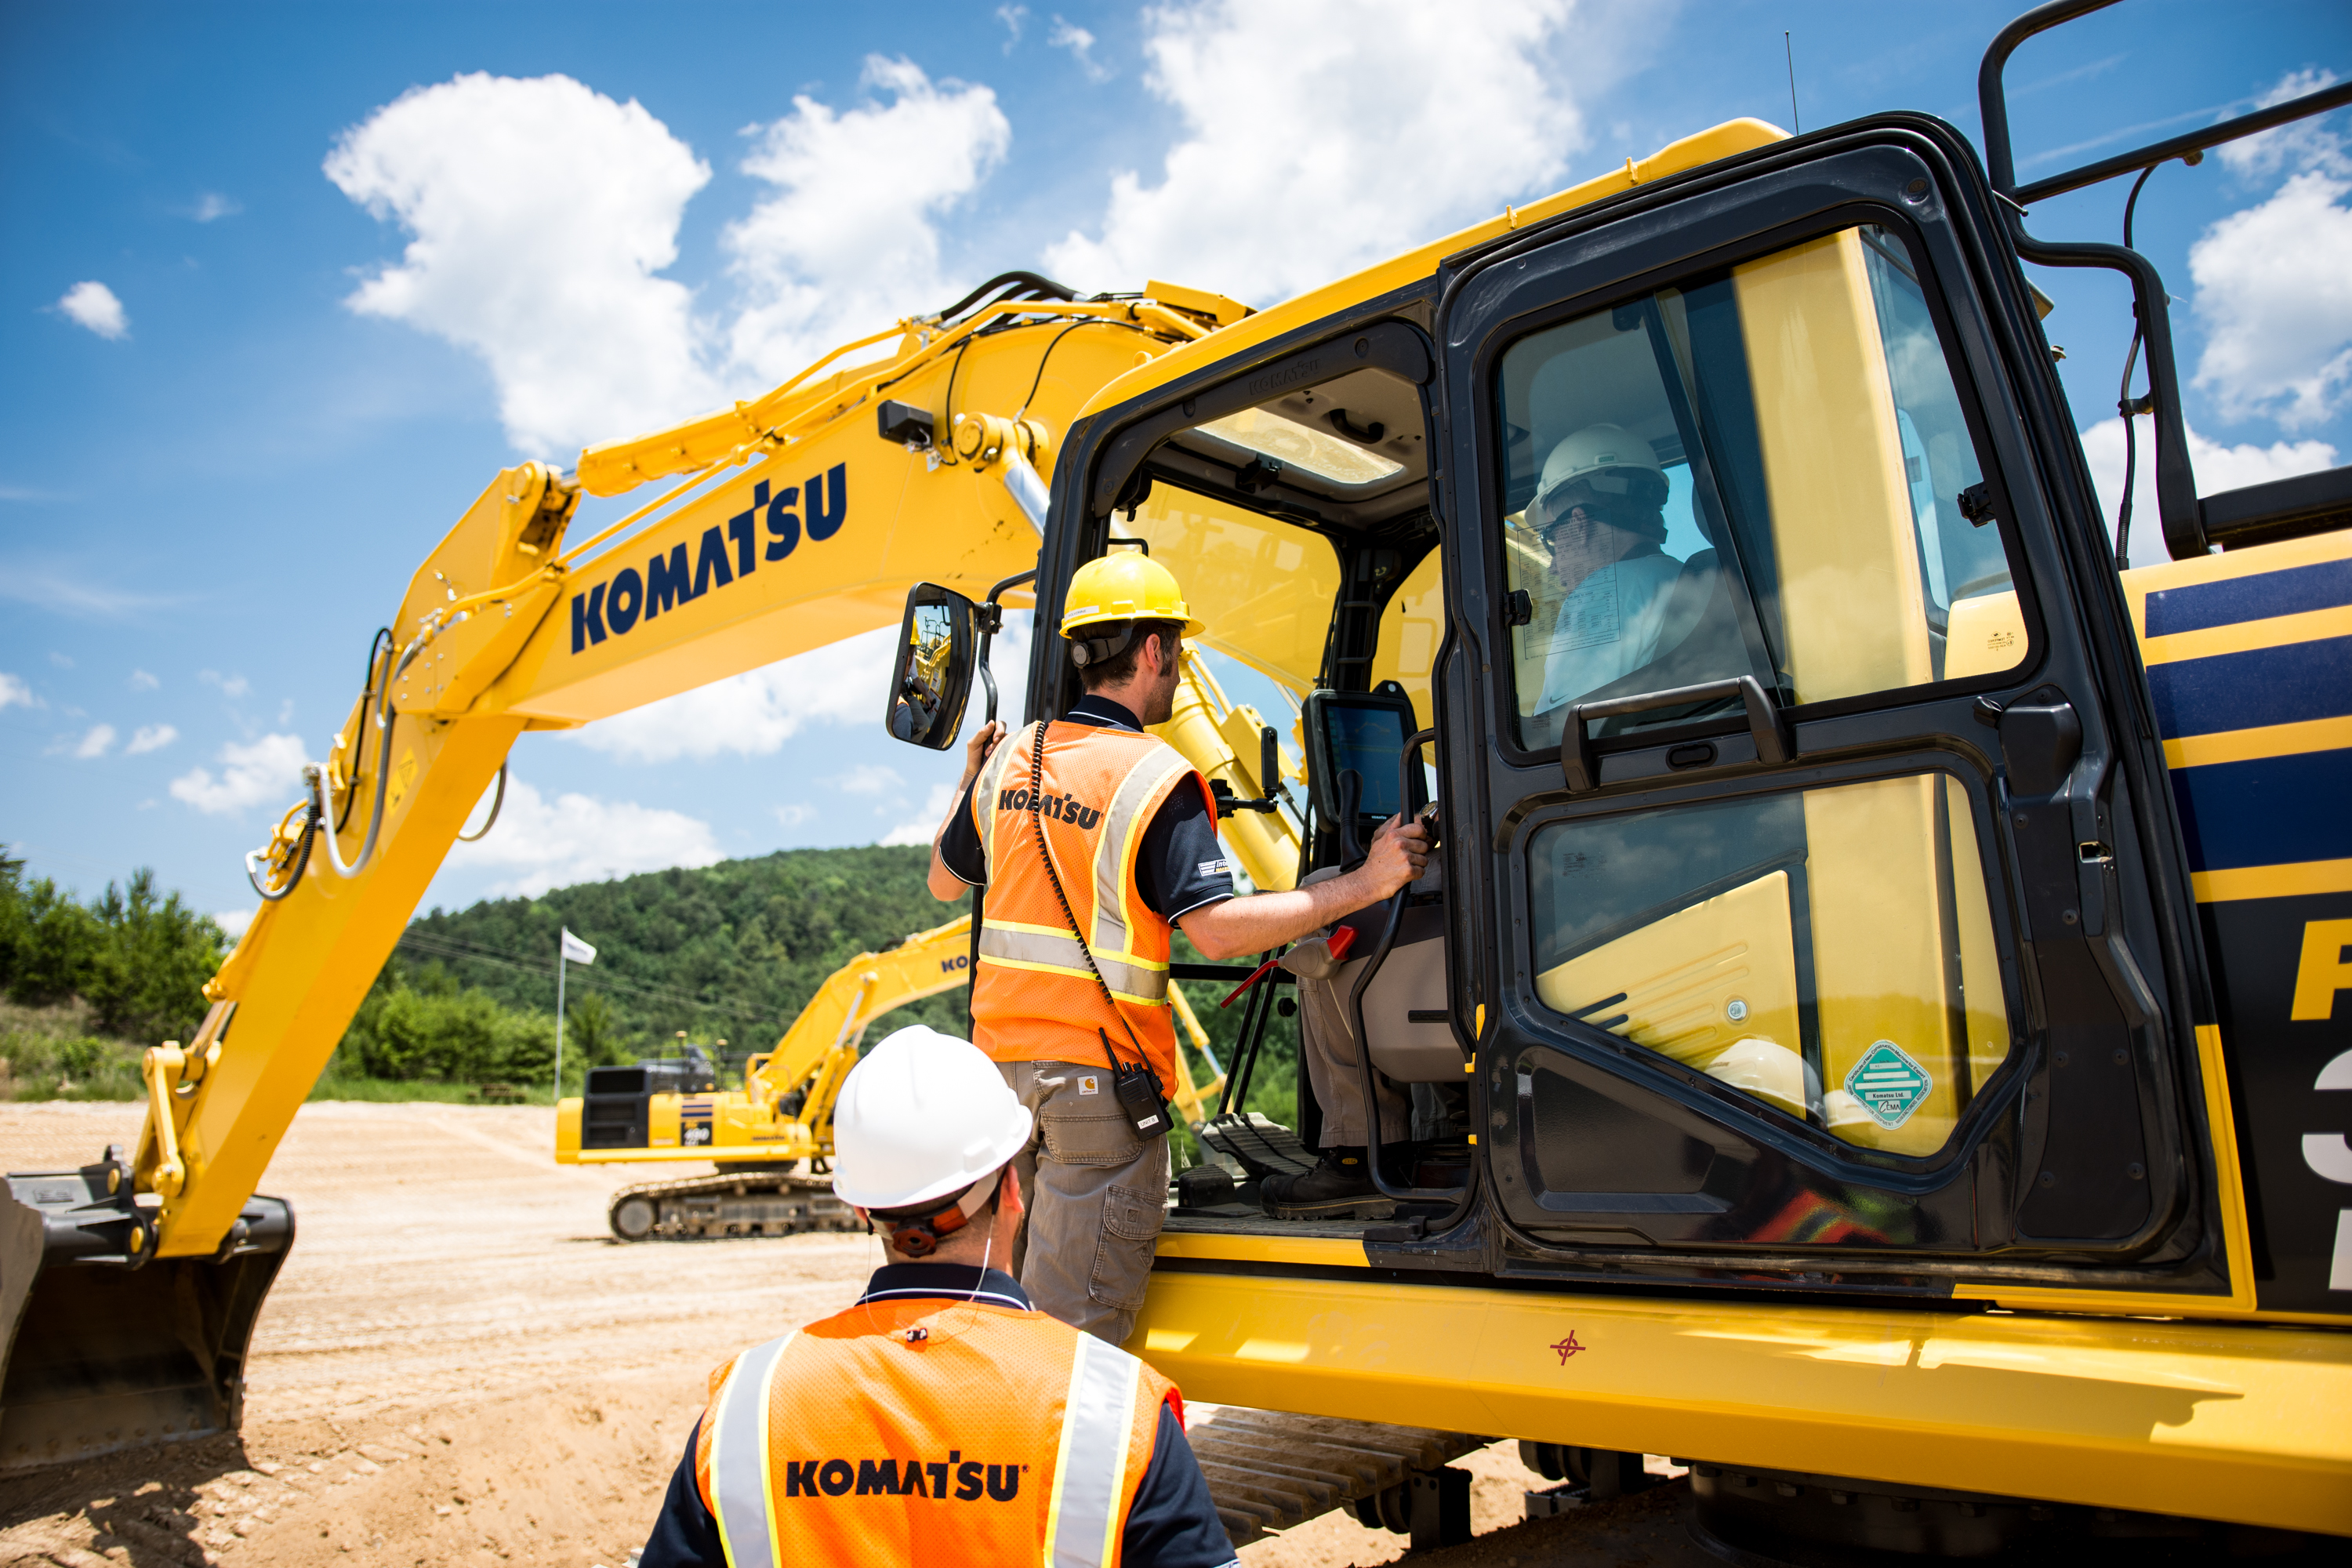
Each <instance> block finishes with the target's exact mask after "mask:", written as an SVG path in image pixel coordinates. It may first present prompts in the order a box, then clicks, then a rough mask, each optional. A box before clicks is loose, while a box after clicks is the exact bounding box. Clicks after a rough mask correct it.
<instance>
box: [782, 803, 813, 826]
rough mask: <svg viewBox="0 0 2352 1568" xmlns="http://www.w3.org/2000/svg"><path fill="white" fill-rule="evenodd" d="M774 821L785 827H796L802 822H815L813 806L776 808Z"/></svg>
mask: <svg viewBox="0 0 2352 1568" xmlns="http://www.w3.org/2000/svg"><path fill="white" fill-rule="evenodd" d="M776 820H777V821H778V822H781V823H782V824H783V825H784V826H786V827H798V826H801V824H803V823H804V822H814V821H815V820H816V807H814V806H813V805H780V806H778V807H776Z"/></svg>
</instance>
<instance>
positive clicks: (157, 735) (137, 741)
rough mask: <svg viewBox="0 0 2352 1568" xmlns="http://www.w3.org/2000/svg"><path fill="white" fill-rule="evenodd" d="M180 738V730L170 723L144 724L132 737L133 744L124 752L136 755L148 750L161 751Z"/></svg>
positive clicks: (126, 747)
mask: <svg viewBox="0 0 2352 1568" xmlns="http://www.w3.org/2000/svg"><path fill="white" fill-rule="evenodd" d="M179 738H180V731H177V730H175V729H173V727H172V726H171V725H169V724H142V725H140V726H139V731H138V733H136V734H134V735H132V736H131V744H129V745H128V746H125V747H124V748H123V749H122V754H123V755H124V756H126V757H135V756H139V755H141V754H142V752H160V751H162V750H163V748H164V747H166V746H168V745H170V744H171V743H172V742H174V741H176V740H178V739H179Z"/></svg>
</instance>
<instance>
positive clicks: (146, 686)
mask: <svg viewBox="0 0 2352 1568" xmlns="http://www.w3.org/2000/svg"><path fill="white" fill-rule="evenodd" d="M161 685H163V682H162V681H160V680H158V679H155V678H154V677H153V676H152V675H150V674H148V673H147V672H146V671H145V670H143V669H134V670H132V671H131V690H133V691H152V690H154V689H156V688H157V687H159V686H161Z"/></svg>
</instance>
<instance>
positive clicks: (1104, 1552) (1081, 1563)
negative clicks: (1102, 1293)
mask: <svg viewBox="0 0 2352 1568" xmlns="http://www.w3.org/2000/svg"><path fill="white" fill-rule="evenodd" d="M1142 1372H1143V1363H1141V1362H1139V1361H1137V1360H1136V1359H1135V1358H1134V1357H1133V1356H1131V1355H1129V1354H1128V1353H1127V1352H1125V1351H1123V1350H1120V1349H1118V1347H1117V1346H1115V1345H1107V1344H1105V1343H1103V1342H1101V1341H1100V1340H1098V1339H1097V1338H1095V1337H1094V1336H1093V1335H1092V1334H1080V1335H1079V1336H1078V1345H1077V1353H1076V1355H1075V1356H1073V1357H1072V1358H1071V1360H1070V1393H1069V1398H1068V1399H1067V1400H1066V1402H1065V1403H1064V1405H1063V1406H1062V1442H1061V1447H1060V1448H1059V1450H1058V1451H1057V1452H1056V1453H1055V1456H1054V1500H1053V1502H1052V1504H1051V1505H1050V1506H1049V1507H1048V1508H1047V1509H1046V1511H1045V1562H1046V1563H1047V1564H1048V1565H1049V1568H1101V1564H1103V1563H1108V1562H1110V1561H1112V1559H1113V1557H1114V1555H1115V1554H1116V1552H1117V1551H1118V1531H1119V1527H1120V1525H1121V1524H1122V1523H1124V1522H1125V1519H1124V1513H1125V1510H1123V1509H1122V1508H1121V1506H1120V1503H1121V1501H1122V1495H1123V1493H1124V1491H1125V1489H1126V1488H1125V1482H1126V1479H1127V1444H1128V1435H1129V1432H1131V1431H1132V1430H1133V1421H1134V1416H1135V1389H1136V1383H1137V1380H1138V1379H1139V1377H1140V1376H1141V1375H1142Z"/></svg>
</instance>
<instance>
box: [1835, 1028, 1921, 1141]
mask: <svg viewBox="0 0 2352 1568" xmlns="http://www.w3.org/2000/svg"><path fill="white" fill-rule="evenodd" d="M1935 1087H1936V1080H1935V1079H1934V1078H1933V1077H1932V1076H1931V1075H1930V1074H1929V1073H1928V1071H1927V1068H1923V1067H1921V1066H1920V1065H1919V1064H1918V1063H1917V1062H1916V1061H1914V1060H1912V1058H1911V1056H1910V1053H1908V1052H1906V1050H1904V1048H1903V1047H1900V1046H1898V1045H1896V1044H1895V1042H1894V1041H1893V1040H1880V1041H1878V1042H1877V1043H1876V1044H1874V1045H1873V1046H1872V1047H1870V1049H1868V1050H1866V1051H1864V1052H1863V1053H1862V1059H1861V1060H1860V1061H1858V1062H1856V1063H1854V1064H1853V1068H1850V1069H1849V1070H1848V1071H1847V1073H1846V1075H1845V1091H1846V1092H1847V1093H1848V1094H1850V1095H1852V1096H1853V1097H1854V1098H1855V1099H1856V1100H1860V1101H1862V1103H1863V1105H1864V1107H1865V1108H1867V1109H1868V1110H1869V1111H1870V1114H1871V1116H1872V1117H1873V1118H1874V1119H1875V1120H1876V1121H1877V1122H1878V1124H1879V1125H1880V1126H1881V1127H1885V1128H1889V1129H1892V1128H1896V1127H1900V1126H1902V1125H1903V1124H1904V1123H1905V1122H1906V1121H1910V1120H1911V1113H1912V1112H1913V1111H1915V1110H1918V1109H1919V1108H1920V1107H1921V1106H1923V1105H1925V1104H1927V1095H1928V1093H1929V1092H1930V1091H1931V1090H1933V1089H1935Z"/></svg>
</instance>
